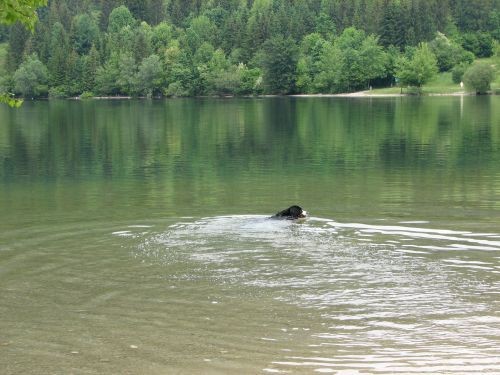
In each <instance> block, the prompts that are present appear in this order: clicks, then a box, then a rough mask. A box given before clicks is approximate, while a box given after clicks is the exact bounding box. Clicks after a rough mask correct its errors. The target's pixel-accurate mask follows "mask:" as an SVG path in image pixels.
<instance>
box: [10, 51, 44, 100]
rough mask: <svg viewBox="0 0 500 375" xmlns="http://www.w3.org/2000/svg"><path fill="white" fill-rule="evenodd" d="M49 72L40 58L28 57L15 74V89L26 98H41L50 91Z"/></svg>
mask: <svg viewBox="0 0 500 375" xmlns="http://www.w3.org/2000/svg"><path fill="white" fill-rule="evenodd" d="M47 83H48V72H47V68H46V67H45V65H43V63H42V62H41V61H40V60H38V57H37V56H36V55H35V54H33V55H31V56H28V58H27V59H26V61H24V62H23V63H22V64H21V66H20V67H19V69H17V70H16V72H15V73H14V87H15V91H16V92H17V93H20V94H22V95H23V96H24V97H35V98H36V97H40V96H42V95H45V94H46V93H47V91H48V88H47Z"/></svg>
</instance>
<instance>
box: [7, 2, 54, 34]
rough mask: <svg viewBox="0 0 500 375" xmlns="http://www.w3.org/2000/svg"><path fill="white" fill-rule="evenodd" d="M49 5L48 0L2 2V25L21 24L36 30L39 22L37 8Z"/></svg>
mask: <svg viewBox="0 0 500 375" xmlns="http://www.w3.org/2000/svg"><path fill="white" fill-rule="evenodd" d="M46 4H47V0H2V1H1V2H0V23H4V24H12V23H14V22H16V21H19V22H21V23H22V24H23V25H24V26H26V27H27V28H28V29H30V30H32V31H33V30H34V29H35V23H36V21H37V20H38V17H37V14H36V11H35V10H36V8H38V7H41V6H44V5H46Z"/></svg>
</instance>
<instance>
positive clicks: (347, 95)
mask: <svg viewBox="0 0 500 375" xmlns="http://www.w3.org/2000/svg"><path fill="white" fill-rule="evenodd" d="M487 95H497V94H495V93H489V94H487ZM415 96H475V94H474V93H472V92H466V91H457V92H449V93H424V94H421V95H415V94H410V93H402V94H401V93H397V92H394V93H378V92H376V91H371V90H365V91H356V92H350V93H340V94H291V95H256V96H236V95H226V96H218V95H214V96H187V97H166V96H163V97H153V98H151V99H169V98H194V99H196V98H197V99H203V98H212V99H217V98H219V99H224V98H227V99H230V98H275V97H292V98H397V97H415ZM67 99H70V100H88V99H96V100H131V99H147V98H146V97H144V96H135V97H134V96H125V95H123V96H119V95H118V96H92V97H87V98H81V97H79V96H74V97H70V98H67Z"/></svg>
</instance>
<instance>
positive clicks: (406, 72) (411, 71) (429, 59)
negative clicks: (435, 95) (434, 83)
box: [396, 43, 438, 87]
mask: <svg viewBox="0 0 500 375" xmlns="http://www.w3.org/2000/svg"><path fill="white" fill-rule="evenodd" d="M437 71H438V67H437V60H436V57H435V56H434V54H433V53H432V52H431V50H430V48H429V46H428V44H427V43H420V45H419V46H418V48H417V49H416V50H415V52H414V53H413V56H411V57H407V56H403V57H401V58H400V60H399V63H398V70H397V72H396V75H397V77H398V78H399V80H400V82H401V85H408V86H414V87H421V86H422V85H423V84H425V83H426V82H429V81H430V80H431V79H432V78H433V77H434V76H435V75H436V74H437Z"/></svg>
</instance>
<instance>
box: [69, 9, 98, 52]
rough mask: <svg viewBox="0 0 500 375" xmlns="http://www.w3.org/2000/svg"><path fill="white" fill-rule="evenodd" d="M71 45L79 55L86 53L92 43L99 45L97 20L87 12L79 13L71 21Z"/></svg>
mask: <svg viewBox="0 0 500 375" xmlns="http://www.w3.org/2000/svg"><path fill="white" fill-rule="evenodd" d="M70 40H71V45H72V46H73V49H74V50H75V51H76V52H77V53H78V54H80V55H86V54H87V53H88V52H89V50H90V48H91V47H92V45H99V28H98V26H97V22H96V21H95V19H94V18H93V17H91V16H90V15H88V14H79V15H77V16H75V17H74V18H73V22H72V23H71V36H70Z"/></svg>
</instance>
